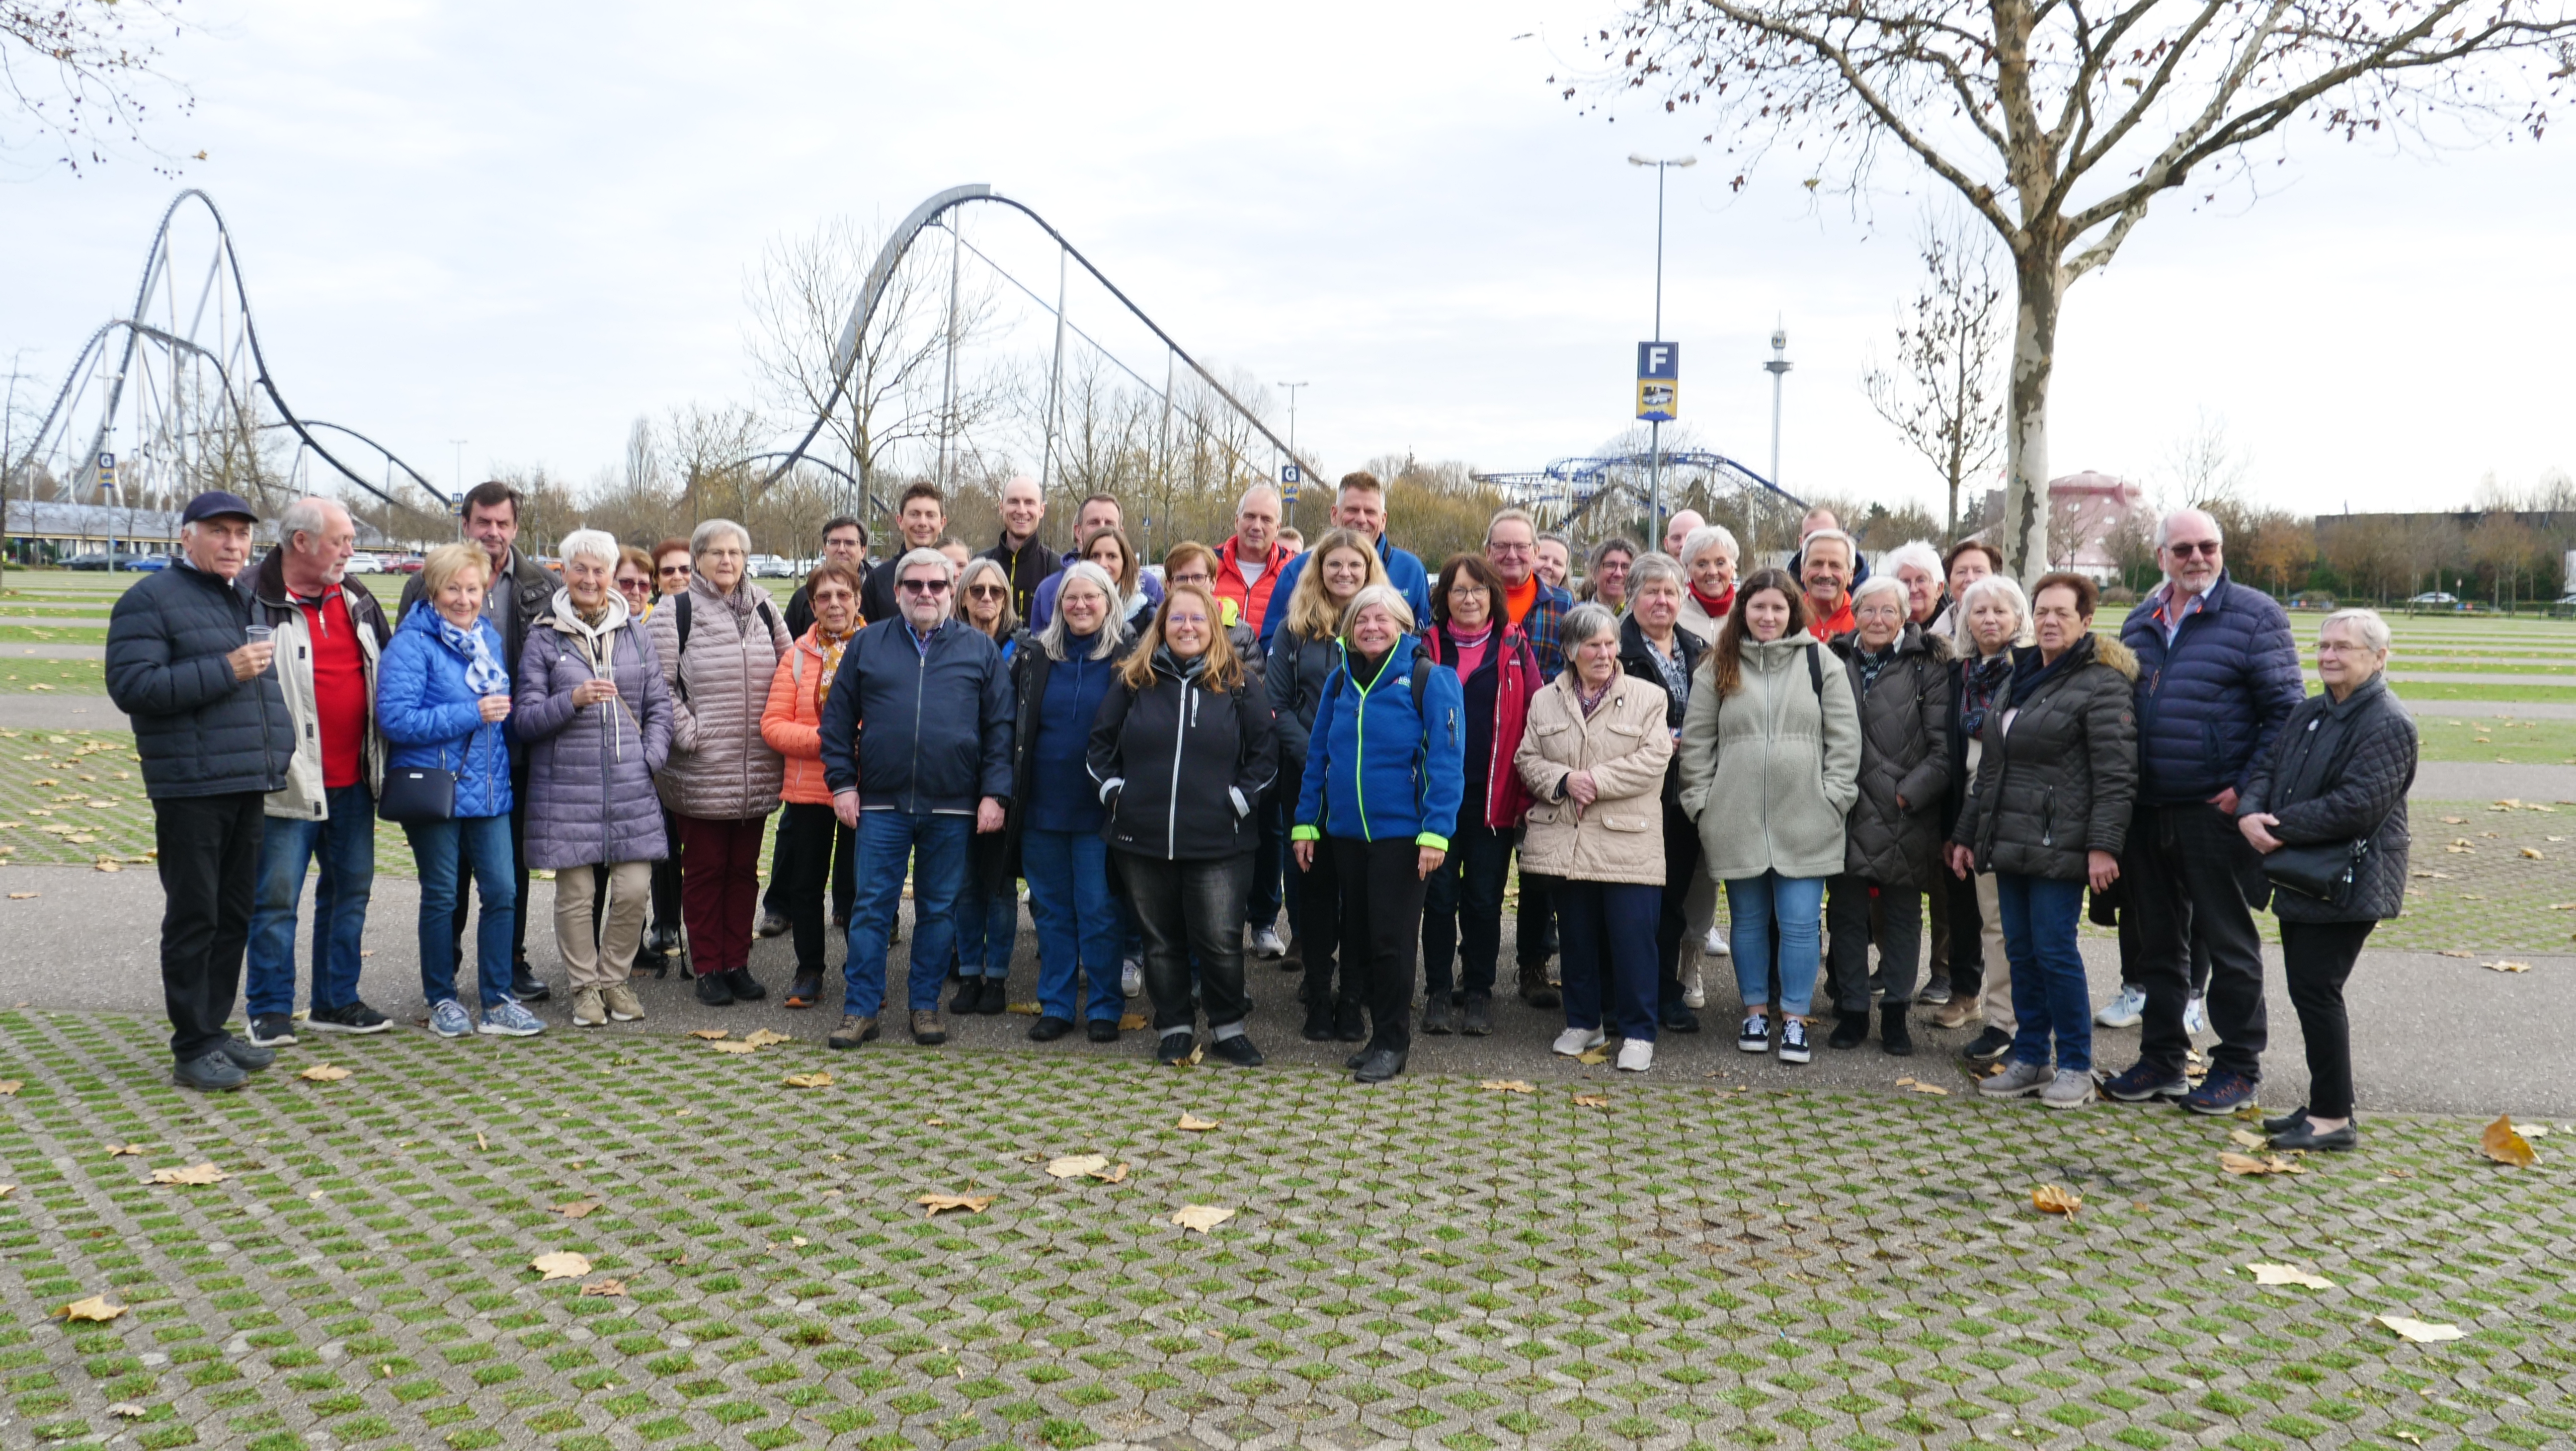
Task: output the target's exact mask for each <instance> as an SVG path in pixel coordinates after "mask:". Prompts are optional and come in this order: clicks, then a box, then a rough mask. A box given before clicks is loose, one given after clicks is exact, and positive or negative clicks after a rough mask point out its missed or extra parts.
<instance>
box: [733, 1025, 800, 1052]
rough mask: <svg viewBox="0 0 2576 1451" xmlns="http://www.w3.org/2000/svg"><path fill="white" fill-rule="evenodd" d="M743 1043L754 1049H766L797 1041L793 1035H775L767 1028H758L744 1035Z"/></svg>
mask: <svg viewBox="0 0 2576 1451" xmlns="http://www.w3.org/2000/svg"><path fill="white" fill-rule="evenodd" d="M742 1041H744V1042H746V1043H749V1044H750V1045H751V1046H753V1047H754V1048H766V1047H768V1046H769V1045H770V1044H772V1043H793V1042H795V1041H796V1039H795V1037H794V1036H793V1035H791V1034H787V1033H773V1032H771V1031H769V1030H768V1029H767V1028H756V1029H754V1030H752V1031H751V1032H748V1033H745V1034H743V1035H742Z"/></svg>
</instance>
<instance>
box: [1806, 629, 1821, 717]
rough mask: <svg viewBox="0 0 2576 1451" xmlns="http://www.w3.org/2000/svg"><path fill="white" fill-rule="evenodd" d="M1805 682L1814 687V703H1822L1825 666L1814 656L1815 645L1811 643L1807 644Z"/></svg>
mask: <svg viewBox="0 0 2576 1451" xmlns="http://www.w3.org/2000/svg"><path fill="white" fill-rule="evenodd" d="M1807 683H1808V684H1809V685H1811V686H1814V687H1815V691H1816V703H1817V704H1818V705H1822V704H1824V703H1825V667H1824V664H1823V662H1821V661H1819V660H1818V659H1817V658H1816V646H1814V645H1813V644H1810V645H1808V646H1807Z"/></svg>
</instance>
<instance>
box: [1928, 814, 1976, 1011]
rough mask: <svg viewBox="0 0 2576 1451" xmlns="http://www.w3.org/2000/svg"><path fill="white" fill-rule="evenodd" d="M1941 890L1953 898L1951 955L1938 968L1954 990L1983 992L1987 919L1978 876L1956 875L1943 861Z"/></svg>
mask: <svg viewBox="0 0 2576 1451" xmlns="http://www.w3.org/2000/svg"><path fill="white" fill-rule="evenodd" d="M1944 840H1947V838H1944ZM1938 890H1939V891H1940V892H1941V893H1942V894H1943V895H1944V896H1946V897H1948V898H1949V904H1950V952H1949V956H1948V957H1947V958H1946V959H1944V960H1943V961H1941V962H1939V963H1936V964H1935V966H1936V967H1938V968H1940V969H1941V970H1943V971H1946V972H1947V973H1948V974H1949V977H1950V991H1951V992H1952V993H1954V994H1957V995H1958V996H1961V997H1965V996H1967V995H1968V994H1970V993H1974V992H1977V991H1979V990H1980V988H1981V986H1982V984H1983V983H1984V982H1985V977H1986V954H1985V950H1984V948H1982V947H1981V946H1979V945H1978V939H1979V938H1980V937H1981V936H1982V935H1983V934H1984V933H1985V930H1986V916H1985V914H1984V913H1983V912H1980V911H1978V910H1977V878H1976V875H1975V874H1974V873H1971V874H1969V875H1967V876H1964V877H1959V876H1953V875H1951V873H1950V864H1949V862H1947V861H1943V862H1942V863H1941V885H1940V887H1939V888H1938Z"/></svg>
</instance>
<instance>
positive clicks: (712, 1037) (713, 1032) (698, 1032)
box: [689, 1028, 733, 1043]
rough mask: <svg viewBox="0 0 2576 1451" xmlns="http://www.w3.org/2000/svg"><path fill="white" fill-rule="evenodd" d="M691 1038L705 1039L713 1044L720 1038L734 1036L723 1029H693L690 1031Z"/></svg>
mask: <svg viewBox="0 0 2576 1451" xmlns="http://www.w3.org/2000/svg"><path fill="white" fill-rule="evenodd" d="M689 1036H690V1037H692V1038H704V1039H706V1040H707V1041H708V1042H710V1043H712V1042H714V1041H716V1040H717V1039H718V1038H730V1037H732V1036H733V1034H732V1033H731V1032H728V1031H727V1030H725V1029H723V1028H691V1029H690V1030H689Z"/></svg>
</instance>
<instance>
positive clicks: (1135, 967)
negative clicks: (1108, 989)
mask: <svg viewBox="0 0 2576 1451" xmlns="http://www.w3.org/2000/svg"><path fill="white" fill-rule="evenodd" d="M1118 991H1119V993H1120V995H1122V996H1125V997H1131V998H1136V997H1143V996H1144V995H1145V959H1143V958H1141V957H1131V958H1129V959H1127V960H1126V961H1125V962H1122V963H1120V964H1119V965H1118Z"/></svg>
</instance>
